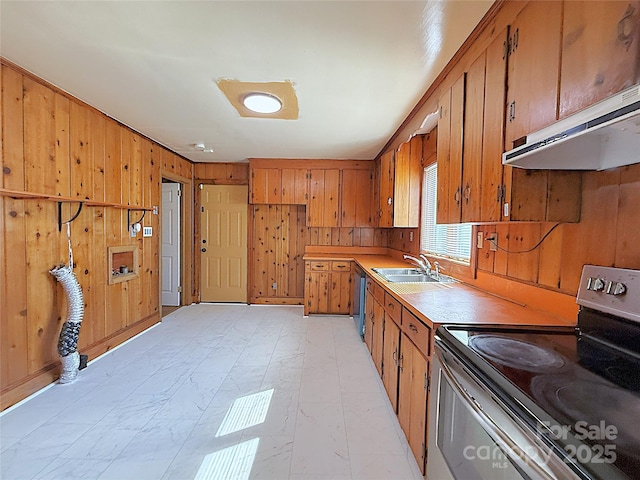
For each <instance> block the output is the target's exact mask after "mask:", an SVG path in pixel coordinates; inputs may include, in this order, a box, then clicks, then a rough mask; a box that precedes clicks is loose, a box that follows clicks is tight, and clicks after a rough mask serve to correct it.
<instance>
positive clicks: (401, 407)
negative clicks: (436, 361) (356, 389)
mask: <svg viewBox="0 0 640 480" xmlns="http://www.w3.org/2000/svg"><path fill="white" fill-rule="evenodd" d="M428 372H429V361H428V360H427V359H426V358H425V357H424V355H423V354H422V352H421V351H420V350H419V349H418V348H417V347H416V346H415V345H414V344H413V343H412V342H411V341H410V340H409V337H407V335H406V334H404V333H402V334H401V338H400V376H399V392H398V421H399V422H400V427H402V431H403V432H404V434H405V436H406V437H407V440H408V442H409V447H410V448H411V451H412V452H413V456H414V457H415V458H416V461H417V462H418V467H420V471H421V472H422V473H423V474H424V472H425V463H426V460H427V459H426V453H427V450H426V445H427V400H428V398H427V397H428V391H427V389H428Z"/></svg>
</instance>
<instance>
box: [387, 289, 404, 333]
mask: <svg viewBox="0 0 640 480" xmlns="http://www.w3.org/2000/svg"><path fill="white" fill-rule="evenodd" d="M384 311H385V313H386V314H387V315H389V316H390V317H391V318H392V319H393V321H394V322H396V324H398V325H400V321H401V319H402V305H401V304H400V302H399V301H398V300H396V299H395V298H393V297H392V296H391V295H389V294H388V293H386V292H385V294H384Z"/></svg>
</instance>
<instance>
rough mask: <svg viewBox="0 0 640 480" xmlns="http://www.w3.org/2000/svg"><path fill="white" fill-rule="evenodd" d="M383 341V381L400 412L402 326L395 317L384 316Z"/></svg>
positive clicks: (393, 404)
mask: <svg viewBox="0 0 640 480" xmlns="http://www.w3.org/2000/svg"><path fill="white" fill-rule="evenodd" d="M383 331H384V333H383V341H382V345H383V346H382V383H383V384H384V388H385V390H386V391H387V395H388V396H389V401H390V402H391V406H392V407H393V411H394V412H396V413H397V412H398V373H399V368H398V367H399V365H400V363H399V362H400V327H399V326H398V325H397V324H396V322H395V321H394V320H393V318H392V317H391V316H389V315H386V313H385V318H384V328H383Z"/></svg>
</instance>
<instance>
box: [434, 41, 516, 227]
mask: <svg viewBox="0 0 640 480" xmlns="http://www.w3.org/2000/svg"><path fill="white" fill-rule="evenodd" d="M506 42H507V30H506V29H505V30H504V31H503V32H501V33H499V34H498V35H496V37H495V39H494V40H493V41H492V43H491V44H490V45H489V47H488V48H487V50H486V51H485V52H482V54H480V56H479V57H478V58H477V59H476V60H475V61H474V62H473V63H472V64H471V66H470V67H469V69H468V71H467V72H466V73H465V74H464V75H462V76H461V77H460V78H458V80H457V81H456V82H455V83H454V84H453V86H452V87H451V88H450V89H449V90H447V91H446V92H445V93H444V94H443V96H442V97H441V99H440V115H441V118H440V119H439V121H438V133H437V134H438V147H437V159H438V211H437V219H438V223H460V222H462V223H464V222H492V221H493V222H495V221H498V220H500V219H501V213H502V202H503V197H504V187H503V178H502V173H503V168H502V157H501V156H502V152H503V145H504V112H505V110H504V100H505V81H506V65H507V63H506V54H505V45H506Z"/></svg>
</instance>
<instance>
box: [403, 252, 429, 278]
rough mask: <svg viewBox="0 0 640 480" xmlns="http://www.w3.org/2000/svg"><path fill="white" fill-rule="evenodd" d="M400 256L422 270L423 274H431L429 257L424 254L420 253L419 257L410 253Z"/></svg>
mask: <svg viewBox="0 0 640 480" xmlns="http://www.w3.org/2000/svg"><path fill="white" fill-rule="evenodd" d="M402 258H404V259H405V260H411V262H412V263H413V264H414V265H415V266H416V267H418V269H420V271H422V273H424V274H425V275H431V263H430V262H429V259H428V258H427V257H425V256H424V255H422V254H420V258H416V257H414V256H412V255H406V254H405V255H403V256H402Z"/></svg>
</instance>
